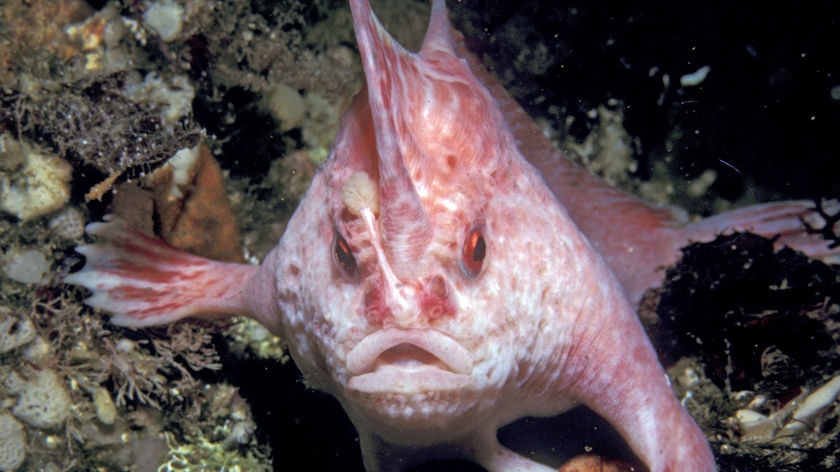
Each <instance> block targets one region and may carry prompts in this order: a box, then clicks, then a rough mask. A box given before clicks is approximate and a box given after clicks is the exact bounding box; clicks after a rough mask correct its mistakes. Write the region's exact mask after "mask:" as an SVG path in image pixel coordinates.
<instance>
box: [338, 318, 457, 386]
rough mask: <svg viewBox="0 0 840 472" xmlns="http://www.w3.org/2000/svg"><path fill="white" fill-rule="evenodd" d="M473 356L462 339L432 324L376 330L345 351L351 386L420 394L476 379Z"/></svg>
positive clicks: (349, 384)
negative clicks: (436, 328) (449, 334)
mask: <svg viewBox="0 0 840 472" xmlns="http://www.w3.org/2000/svg"><path fill="white" fill-rule="evenodd" d="M472 367H473V360H472V356H471V355H470V353H469V351H467V349H466V348H464V346H462V345H461V344H460V343H459V342H458V341H456V340H454V339H452V338H451V337H449V336H447V335H445V334H442V333H440V332H438V331H434V330H430V329H412V330H405V329H397V328H387V329H382V330H379V331H375V332H373V333H371V334H369V335H367V336H366V337H365V338H363V339H362V340H361V341H359V343H358V344H356V346H355V347H353V349H351V350H350V352H349V353H347V370H348V371H349V373H350V375H351V377H350V379H349V381H348V384H347V386H348V388H350V389H351V390H356V391H359V392H364V393H402V394H419V393H427V392H434V391H445V390H455V389H460V388H464V387H466V386H468V385H469V384H470V383H472V377H470V375H469V374H470V372H472Z"/></svg>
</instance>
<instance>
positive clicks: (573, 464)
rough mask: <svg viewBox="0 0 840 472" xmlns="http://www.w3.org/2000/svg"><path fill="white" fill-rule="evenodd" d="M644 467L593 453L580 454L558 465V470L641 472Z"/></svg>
mask: <svg viewBox="0 0 840 472" xmlns="http://www.w3.org/2000/svg"><path fill="white" fill-rule="evenodd" d="M643 470H645V469H644V468H641V467H637V466H633V465H632V464H630V463H627V462H623V461H619V460H614V459H606V458H604V457H601V456H598V455H595V454H582V455H580V456H577V457H575V458H573V459H571V460H570V461H568V462H566V463H565V464H563V466H562V467H560V472H631V471H633V472H641V471H643Z"/></svg>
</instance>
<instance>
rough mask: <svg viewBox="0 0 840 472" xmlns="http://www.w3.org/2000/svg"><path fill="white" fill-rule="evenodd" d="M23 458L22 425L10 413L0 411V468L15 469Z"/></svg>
mask: <svg viewBox="0 0 840 472" xmlns="http://www.w3.org/2000/svg"><path fill="white" fill-rule="evenodd" d="M25 458H26V437H25V436H24V433H23V426H22V425H21V424H20V422H18V420H16V419H15V418H14V417H13V416H12V415H10V414H8V413H0V470H2V471H7V470H8V471H11V470H17V468H18V467H20V465H21V464H23V460H24V459H25Z"/></svg>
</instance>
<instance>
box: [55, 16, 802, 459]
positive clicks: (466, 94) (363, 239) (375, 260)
mask: <svg viewBox="0 0 840 472" xmlns="http://www.w3.org/2000/svg"><path fill="white" fill-rule="evenodd" d="M350 7H351V10H352V14H353V21H354V27H355V31H356V38H357V42H358V44H359V49H360V52H361V56H362V63H363V68H364V71H365V77H366V82H367V86H366V88H365V90H363V91H362V92H361V93H360V94H359V95H358V96H357V97H356V98H355V99H354V101H353V102H352V104H351V106H350V108H349V110H348V111H347V112H346V114H345V115H344V117H343V119H342V122H341V127H340V131H339V132H338V134H337V136H336V138H335V143H334V147H333V151H332V154H331V156H330V158H329V159H328V160H327V162H325V164H324V165H323V166H322V167H321V168H320V169H319V171H318V172H317V174H316V176H315V177H314V179H313V182H312V184H311V187H310V188H309V190H308V191H307V193H306V194H305V196H304V198H303V200H302V201H301V204H300V206H299V208H298V209H297V210H296V212H295V214H294V215H293V216H292V218H291V220H290V221H289V223H288V226H287V229H286V231H285V233H284V234H283V236H282V237H281V239H280V241H279V242H278V244H277V246H276V247H275V248H274V249H273V250H272V251H271V252H270V253H269V255H268V256H267V257H266V259H265V260H264V261H263V263H262V264H261V265H260V266H249V265H240V264H227V263H221V262H215V261H210V260H207V259H202V258H199V257H197V256H192V255H189V254H186V253H183V252H181V251H178V250H177V249H174V248H171V247H169V246H167V245H166V244H165V243H163V242H161V241H158V240H156V239H154V238H150V237H147V236H144V235H142V234H140V233H139V232H137V231H136V230H133V229H132V228H130V227H129V226H128V225H127V224H125V223H124V222H122V221H120V220H116V219H111V221H109V222H106V223H95V224H92V225H89V228H88V230H89V232H90V233H92V234H94V235H97V236H99V237H100V240H101V241H100V242H99V243H97V244H93V245H89V246H83V247H80V248H79V252H81V253H82V254H84V255H85V256H86V257H87V265H86V267H85V268H84V270H82V271H80V272H78V273H75V274H71V275H70V276H68V277H67V279H66V280H67V282H69V283H74V284H78V285H83V286H85V287H87V288H89V289H90V290H91V291H92V292H93V296H92V297H91V298H89V299H88V300H87V303H88V304H90V305H91V306H94V307H97V308H100V309H103V310H106V311H109V312H111V313H112V314H113V316H112V321H113V322H115V323H117V324H123V325H129V326H144V325H151V324H161V323H166V322H171V321H174V320H177V319H180V318H184V317H187V316H203V317H218V316H227V315H229V314H233V313H236V314H244V315H248V316H251V317H253V318H254V319H256V320H258V321H260V322H261V323H262V324H264V325H265V326H266V327H267V328H268V329H269V330H270V331H271V332H273V333H274V334H276V335H278V336H281V337H282V338H284V339H285V340H286V341H287V343H288V346H289V352H290V353H291V355H292V358H293V359H294V361H295V363H296V365H297V366H298V368H299V369H300V370H301V372H302V373H303V375H304V376H305V378H306V379H307V381H308V383H309V384H310V385H312V386H314V387H316V388H319V389H321V390H324V391H326V392H328V393H330V394H332V395H334V396H335V397H336V398H337V399H338V400H339V401H340V402H341V404H342V406H343V407H344V409H345V410H346V411H347V413H348V415H349V417H350V418H351V420H352V422H353V424H354V425H355V427H356V428H357V430H358V432H359V437H360V442H361V448H362V452H363V456H364V461H365V465H366V467H367V468H368V469H369V470H372V471H374V470H399V469H401V468H405V467H409V466H412V465H415V464H416V463H418V462H422V461H426V460H429V459H434V458H448V457H460V458H467V459H470V460H474V461H475V462H478V463H479V464H481V465H482V466H484V467H485V468H487V469H488V470H491V471H507V470H523V471H543V470H552V469H551V468H549V467H547V466H545V465H543V464H540V463H538V462H535V461H533V460H531V459H529V458H526V457H524V456H521V455H519V454H516V453H514V452H512V451H510V450H508V449H506V448H505V447H504V446H502V445H501V444H499V442H498V440H497V439H496V433H497V430H498V429H499V428H500V427H502V426H504V425H505V424H508V423H510V422H512V421H514V420H516V419H518V418H521V417H524V416H554V415H557V414H560V413H562V412H564V411H566V410H568V409H569V408H571V407H573V406H575V405H579V404H584V405H586V406H588V407H589V408H591V409H592V410H594V411H595V412H596V413H598V414H599V415H601V416H602V417H603V418H605V419H606V420H607V421H609V422H610V423H611V424H612V425H613V426H614V427H615V429H616V430H617V431H618V432H619V433H620V434H621V435H622V437H623V438H624V439H625V440H626V441H627V443H628V444H629V446H630V447H631V448H632V449H633V451H634V452H635V453H636V454H637V455H638V457H639V458H640V459H641V461H642V462H644V464H645V465H646V466H647V467H649V468H650V470H653V471H676V470H692V471H711V470H715V461H714V457H713V455H712V453H711V451H710V448H709V445H708V443H707V442H706V439H705V437H704V435H703V433H702V432H701V430H700V429H699V428H698V426H697V425H696V424H695V423H694V421H693V420H692V419H691V417H690V416H689V415H688V414H687V413H686V412H685V410H684V409H683V408H682V406H681V405H680V403H679V401H678V400H677V399H676V398H675V396H674V394H673V392H672V390H671V387H670V385H669V383H668V381H667V377H666V375H665V372H664V371H663V369H662V367H661V366H660V364H659V362H658V360H657V358H656V355H655V353H654V350H653V348H652V346H651V344H650V342H649V341H648V339H647V337H646V335H645V333H644V330H643V328H642V326H641V324H640V322H639V320H638V318H637V316H636V314H635V311H634V303H633V301H635V300H636V299H638V297H639V296H640V292H641V291H643V290H644V289H645V288H647V287H648V286H651V285H655V284H656V282H657V277H659V280H660V281H661V275H662V274H661V272H657V271H658V270H659V269H658V267H659V266H661V265H662V264H667V263H669V262H672V261H673V260H675V259H676V257H677V253H678V248H679V246H680V244H684V243H685V242H687V241H688V239H689V238H690V236H691V235H699V234H701V233H703V234H706V233H708V234H713V233H714V232H715V231H719V230H720V229H719V227H720V226H721V225H730V226H731V225H732V224H733V223H737V224H741V223H743V224H754V222H755V221H760V222H766V221H770V223H767V225H768V226H766V227H772V228H776V227H777V226H778V221H779V220H784V221H787V220H789V218H787V217H784V218H765V217H763V216H762V217H756V216H755V215H757V214H758V215H762V214H766V213H767V212H766V211H764V210H761V209H759V210H753V211H750V212H747V213H745V214H743V215H740V216H739V217H738V218H729V219H727V217H724V218H723V219H722V220H720V221H716V222H715V221H713V222H712V223H705V226H694V227H692V226H691V225H687V224H686V223H685V222H684V221H680V220H679V218H678V213H676V212H674V211H672V210H670V209H660V208H655V207H652V206H650V205H648V204H646V203H644V202H642V201H640V200H638V199H636V198H635V197H632V196H629V195H626V194H623V193H621V192H619V191H617V190H613V189H610V188H609V187H607V186H605V185H604V184H603V183H602V182H600V181H598V180H597V179H595V178H594V177H591V176H589V175H588V174H585V173H583V171H581V170H580V169H578V168H577V167H575V166H574V165H572V164H570V163H568V162H565V161H564V162H558V161H557V160H558V159H560V160H562V155H560V154H559V153H558V152H557V151H556V150H554V148H553V147H552V146H551V144H550V142H548V141H547V140H546V139H545V137H544V136H542V135H541V134H540V133H539V132H538V130H537V128H536V126H534V125H533V123H531V122H530V120H528V119H527V115H525V114H524V112H523V111H522V110H521V108H519V107H518V105H516V104H515V102H514V101H513V100H512V99H510V97H509V96H507V94H506V93H505V92H504V90H503V89H502V88H501V86H499V85H498V83H496V82H495V81H494V80H493V79H492V77H491V76H490V75H489V74H487V72H486V71H484V70H483V69H482V68H481V67H480V65H479V64H477V62H476V61H475V59H474V58H473V57H472V56H470V55H469V54H468V53H467V52H466V51H465V50H464V49H463V44H462V43H461V42H460V41H459V38H457V36H453V34H452V32H451V30H450V27H449V23H448V20H447V18H446V11H445V7H444V5H443V2H442V1H435V2H434V3H433V6H432V16H431V20H430V25H429V28H428V31H427V34H426V39H425V41H424V43H423V46H422V48H421V49H420V51H418V52H417V53H411V52H408V51H406V50H405V49H403V48H402V46H400V45H399V44H398V43H397V42H396V41H395V40H394V39H393V38H392V37H391V36H390V35H389V34H388V33H387V31H385V30H384V28H383V27H382V26H381V25H380V24H379V22H378V20H377V19H376V17H375V16H374V14H373V12H372V11H371V10H370V7H369V6H368V4H367V2H366V1H364V0H351V1H350ZM529 161H530V163H529ZM546 182H548V183H549V184H551V186H549V185H547V184H546ZM558 186H559V187H558ZM785 205H786V206H784V208H788V209H790V208H796V209H798V210H799V211H800V212H801V211H802V207H801V204H800V203H796V202H793V203H788V204H785ZM780 208H782V207H780ZM774 215H775V216H778V215H777V214H774ZM765 216H766V215H765ZM613 219H614V222H615V225H616V226H617V227H619V229H620V231H615V229H612V230H608V231H606V230H604V228H603V227H604V224H605V221H612V220H613ZM629 221H632V223H627V222H629ZM796 221H797V222H798V220H796ZM625 223H627V224H629V225H630V228H629V230H632V231H638V234H629V235H628V228H626V227H622V225H624V224H625ZM788 223H789V222H788ZM790 224H792V223H790ZM800 226H801V225H800ZM799 232H800V233H802V228H801V227H800V228H799ZM584 234H585V235H584ZM639 274H642V275H639ZM631 300H632V301H631Z"/></svg>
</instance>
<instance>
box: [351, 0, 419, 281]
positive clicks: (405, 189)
mask: <svg viewBox="0 0 840 472" xmlns="http://www.w3.org/2000/svg"><path fill="white" fill-rule="evenodd" d="M350 8H351V11H352V13H353V23H354V26H355V29H356V41H357V43H358V45H359V51H360V53H361V56H362V66H363V68H364V72H365V78H366V81H367V87H368V100H369V102H370V109H371V115H372V117H373V127H374V130H375V134H376V150H377V153H378V154H379V192H380V196H381V197H380V201H381V206H380V225H381V230H382V235H383V243H384V249H385V252H386V255H387V257H388V259H389V262H390V264H391V266H392V268H393V270H394V272H395V274H396V275H397V277H399V278H400V279H404V278H406V277H407V276H409V275H410V274H411V271H412V268H413V267H415V266H416V263H417V261H418V260H419V258H420V256H422V254H423V252H424V251H425V249H426V246H427V245H428V243H429V241H430V240H431V238H432V227H431V223H430V221H429V217H428V215H427V214H426V211H425V209H424V208H423V205H422V202H421V200H420V196H419V195H418V193H417V190H416V189H415V187H414V184H413V183H412V179H411V175H410V174H409V170H408V168H407V167H406V162H405V155H406V154H407V153H413V152H414V151H413V150H412V149H408V148H410V147H411V146H412V145H413V144H414V142H413V140H412V139H410V138H411V133H410V132H409V130H407V129H406V125H407V123H406V122H405V121H404V120H403V119H402V114H401V113H400V110H399V107H400V105H399V103H400V101H405V99H406V98H405V95H406V92H407V90H406V89H407V88H408V87H409V86H410V84H409V83H408V81H407V75H408V74H412V73H413V72H414V69H415V68H416V66H415V65H414V64H413V62H414V61H416V58H415V57H414V55H413V54H411V53H410V52H408V51H407V50H406V49H405V48H403V47H402V46H401V45H400V44H399V43H397V41H396V40H395V39H394V38H393V37H392V36H391V35H390V34H389V33H388V32H387V31H386V30H385V29H384V28H383V27H382V25H381V24H380V22H379V20H378V19H377V18H376V16H375V15H374V14H373V12H372V11H371V9H370V6H369V5H368V2H367V1H364V0H353V1H351V2H350Z"/></svg>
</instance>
